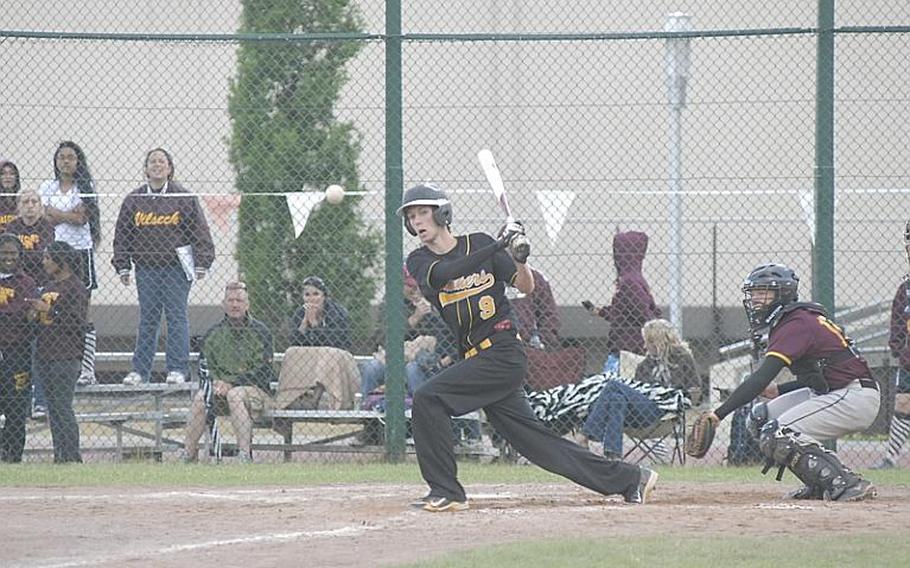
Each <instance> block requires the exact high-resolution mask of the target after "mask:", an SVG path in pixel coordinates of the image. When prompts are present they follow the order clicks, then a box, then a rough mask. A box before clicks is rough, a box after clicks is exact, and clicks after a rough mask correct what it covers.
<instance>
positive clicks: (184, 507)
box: [0, 483, 910, 568]
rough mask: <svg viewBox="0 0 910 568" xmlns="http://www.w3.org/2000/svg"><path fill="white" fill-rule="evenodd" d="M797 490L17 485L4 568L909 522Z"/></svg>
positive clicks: (903, 511)
mask: <svg viewBox="0 0 910 568" xmlns="http://www.w3.org/2000/svg"><path fill="white" fill-rule="evenodd" d="M787 488H788V486H786V485H784V484H767V483H765V484H755V485H743V484H729V483H668V484H661V485H659V486H658V490H657V491H656V492H655V494H654V495H653V499H652V502H651V503H650V504H648V505H645V506H641V507H636V506H628V505H624V504H622V503H621V499H619V498H601V497H599V496H597V495H596V494H593V493H591V492H589V491H586V490H584V489H580V488H576V487H575V486H573V485H568V484H522V485H471V486H469V487H468V492H469V495H470V497H471V499H472V501H471V506H472V508H471V510H470V511H466V512H461V513H449V514H432V513H425V512H422V511H418V510H414V509H410V508H409V507H408V506H407V504H408V502H409V501H410V500H411V499H413V498H415V497H419V496H421V495H422V492H423V491H425V489H424V488H423V487H421V486H417V485H380V486H375V485H344V486H341V485H333V486H318V487H304V488H242V489H237V488H218V489H212V488H179V487H174V488H168V489H161V488H155V489H142V488H86V489H81V488H77V489H61V488H11V489H6V490H4V494H3V495H2V496H0V510H2V512H3V513H2V517H3V520H4V523H5V525H6V527H15V531H10V532H8V533H7V534H8V535H11V536H12V538H5V539H4V544H3V546H2V547H0V565H2V566H31V567H61V568H62V567H67V566H120V565H128V566H131V567H140V566H156V567H157V566H174V567H176V566H198V565H220V566H243V567H244V568H252V567H256V566H294V565H303V564H306V565H309V566H377V565H394V564H397V563H404V562H409V561H410V562H413V561H415V560H419V559H428V558H431V557H433V556H435V555H439V554H443V553H446V552H453V551H455V550H459V549H468V548H474V547H478V546H482V545H486V544H496V543H501V542H509V541H519V540H528V539H539V538H540V537H542V536H546V537H558V536H560V535H566V536H579V535H589V536H597V535H600V536H604V537H616V536H623V535H636V536H641V535H649V534H652V535H654V536H666V535H668V534H676V535H685V534H701V535H704V534H708V533H710V534H713V535H739V534H745V533H749V534H753V535H760V534H768V535H774V534H788V535H797V534H801V533H802V534H806V535H817V534H829V535H832V536H834V535H836V534H838V533H844V534H846V533H847V532H849V534H852V535H856V534H861V533H872V532H877V533H880V532H881V531H882V530H883V529H885V528H886V527H889V528H888V530H894V526H893V525H894V524H895V523H894V521H897V520H901V519H902V520H901V523H900V525H901V526H902V528H900V529H899V530H906V527H905V526H903V525H906V522H905V521H906V519H908V517H910V488H906V487H886V488H881V490H880V494H879V497H878V498H877V499H876V500H874V501H870V502H864V503H844V504H830V503H823V502H817V501H816V502H794V501H785V500H783V499H782V498H781V495H782V493H783V492H784V490H786V489H787ZM845 511H848V514H849V526H845V518H846V517H845V514H844V513H845Z"/></svg>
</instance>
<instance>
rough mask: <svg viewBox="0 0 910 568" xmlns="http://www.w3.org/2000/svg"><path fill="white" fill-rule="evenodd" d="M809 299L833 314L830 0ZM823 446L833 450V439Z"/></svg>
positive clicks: (823, 25) (820, 58) (819, 99)
mask: <svg viewBox="0 0 910 568" xmlns="http://www.w3.org/2000/svg"><path fill="white" fill-rule="evenodd" d="M817 46H818V47H817V48H816V63H815V68H816V78H815V81H816V83H815V246H814V247H813V249H812V299H813V300H815V301H816V302H818V303H819V304H821V305H823V306H825V308H826V309H827V310H828V313H829V314H832V316H833V314H834V0H818V41H817ZM825 447H826V448H828V449H829V450H831V451H835V450H837V440H830V441H828V442H826V443H825Z"/></svg>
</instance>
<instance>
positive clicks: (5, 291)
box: [0, 287, 16, 306]
mask: <svg viewBox="0 0 910 568" xmlns="http://www.w3.org/2000/svg"><path fill="white" fill-rule="evenodd" d="M15 297H16V289H15V288H6V287H2V288H0V305H3V306H5V305H7V304H9V301H10V300H12V299H13V298H15Z"/></svg>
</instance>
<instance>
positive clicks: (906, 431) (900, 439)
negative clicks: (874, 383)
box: [872, 221, 910, 469]
mask: <svg viewBox="0 0 910 568" xmlns="http://www.w3.org/2000/svg"><path fill="white" fill-rule="evenodd" d="M904 250H905V251H906V252H907V260H908V261H910V221H908V222H907V225H906V227H905V229H904ZM908 329H910V274H908V275H906V276H904V278H903V280H902V281H901V283H900V286H898V287H897V293H895V294H894V300H892V301H891V332H890V335H889V337H888V347H890V349H891V356H892V357H894V358H895V359H897V360H898V362H899V365H898V367H897V370H896V371H895V373H894V386H895V395H894V414H893V415H892V416H891V431H890V433H889V435H888V452H887V453H886V454H885V456H884V457H883V458H882V459H881V461H880V462H878V463H877V464H875V465H874V466H872V469H891V468H894V467H897V462H898V459H899V458H900V455H901V450H902V449H903V447H904V444H905V443H906V442H907V438H908V437H910V333H908V331H907V330H908Z"/></svg>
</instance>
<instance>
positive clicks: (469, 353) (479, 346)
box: [464, 337, 493, 359]
mask: <svg viewBox="0 0 910 568" xmlns="http://www.w3.org/2000/svg"><path fill="white" fill-rule="evenodd" d="M492 346H493V342H492V341H491V340H490V338H489V337H488V338H486V339H484V340H483V341H481V342H480V343H478V344H477V346H476V347H471V348H470V349H468V350H467V351H465V352H464V358H465V359H470V358H471V357H473V356H474V355H477V354H478V353H480V352H481V351H483V350H484V349H489V348H490V347H492Z"/></svg>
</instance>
